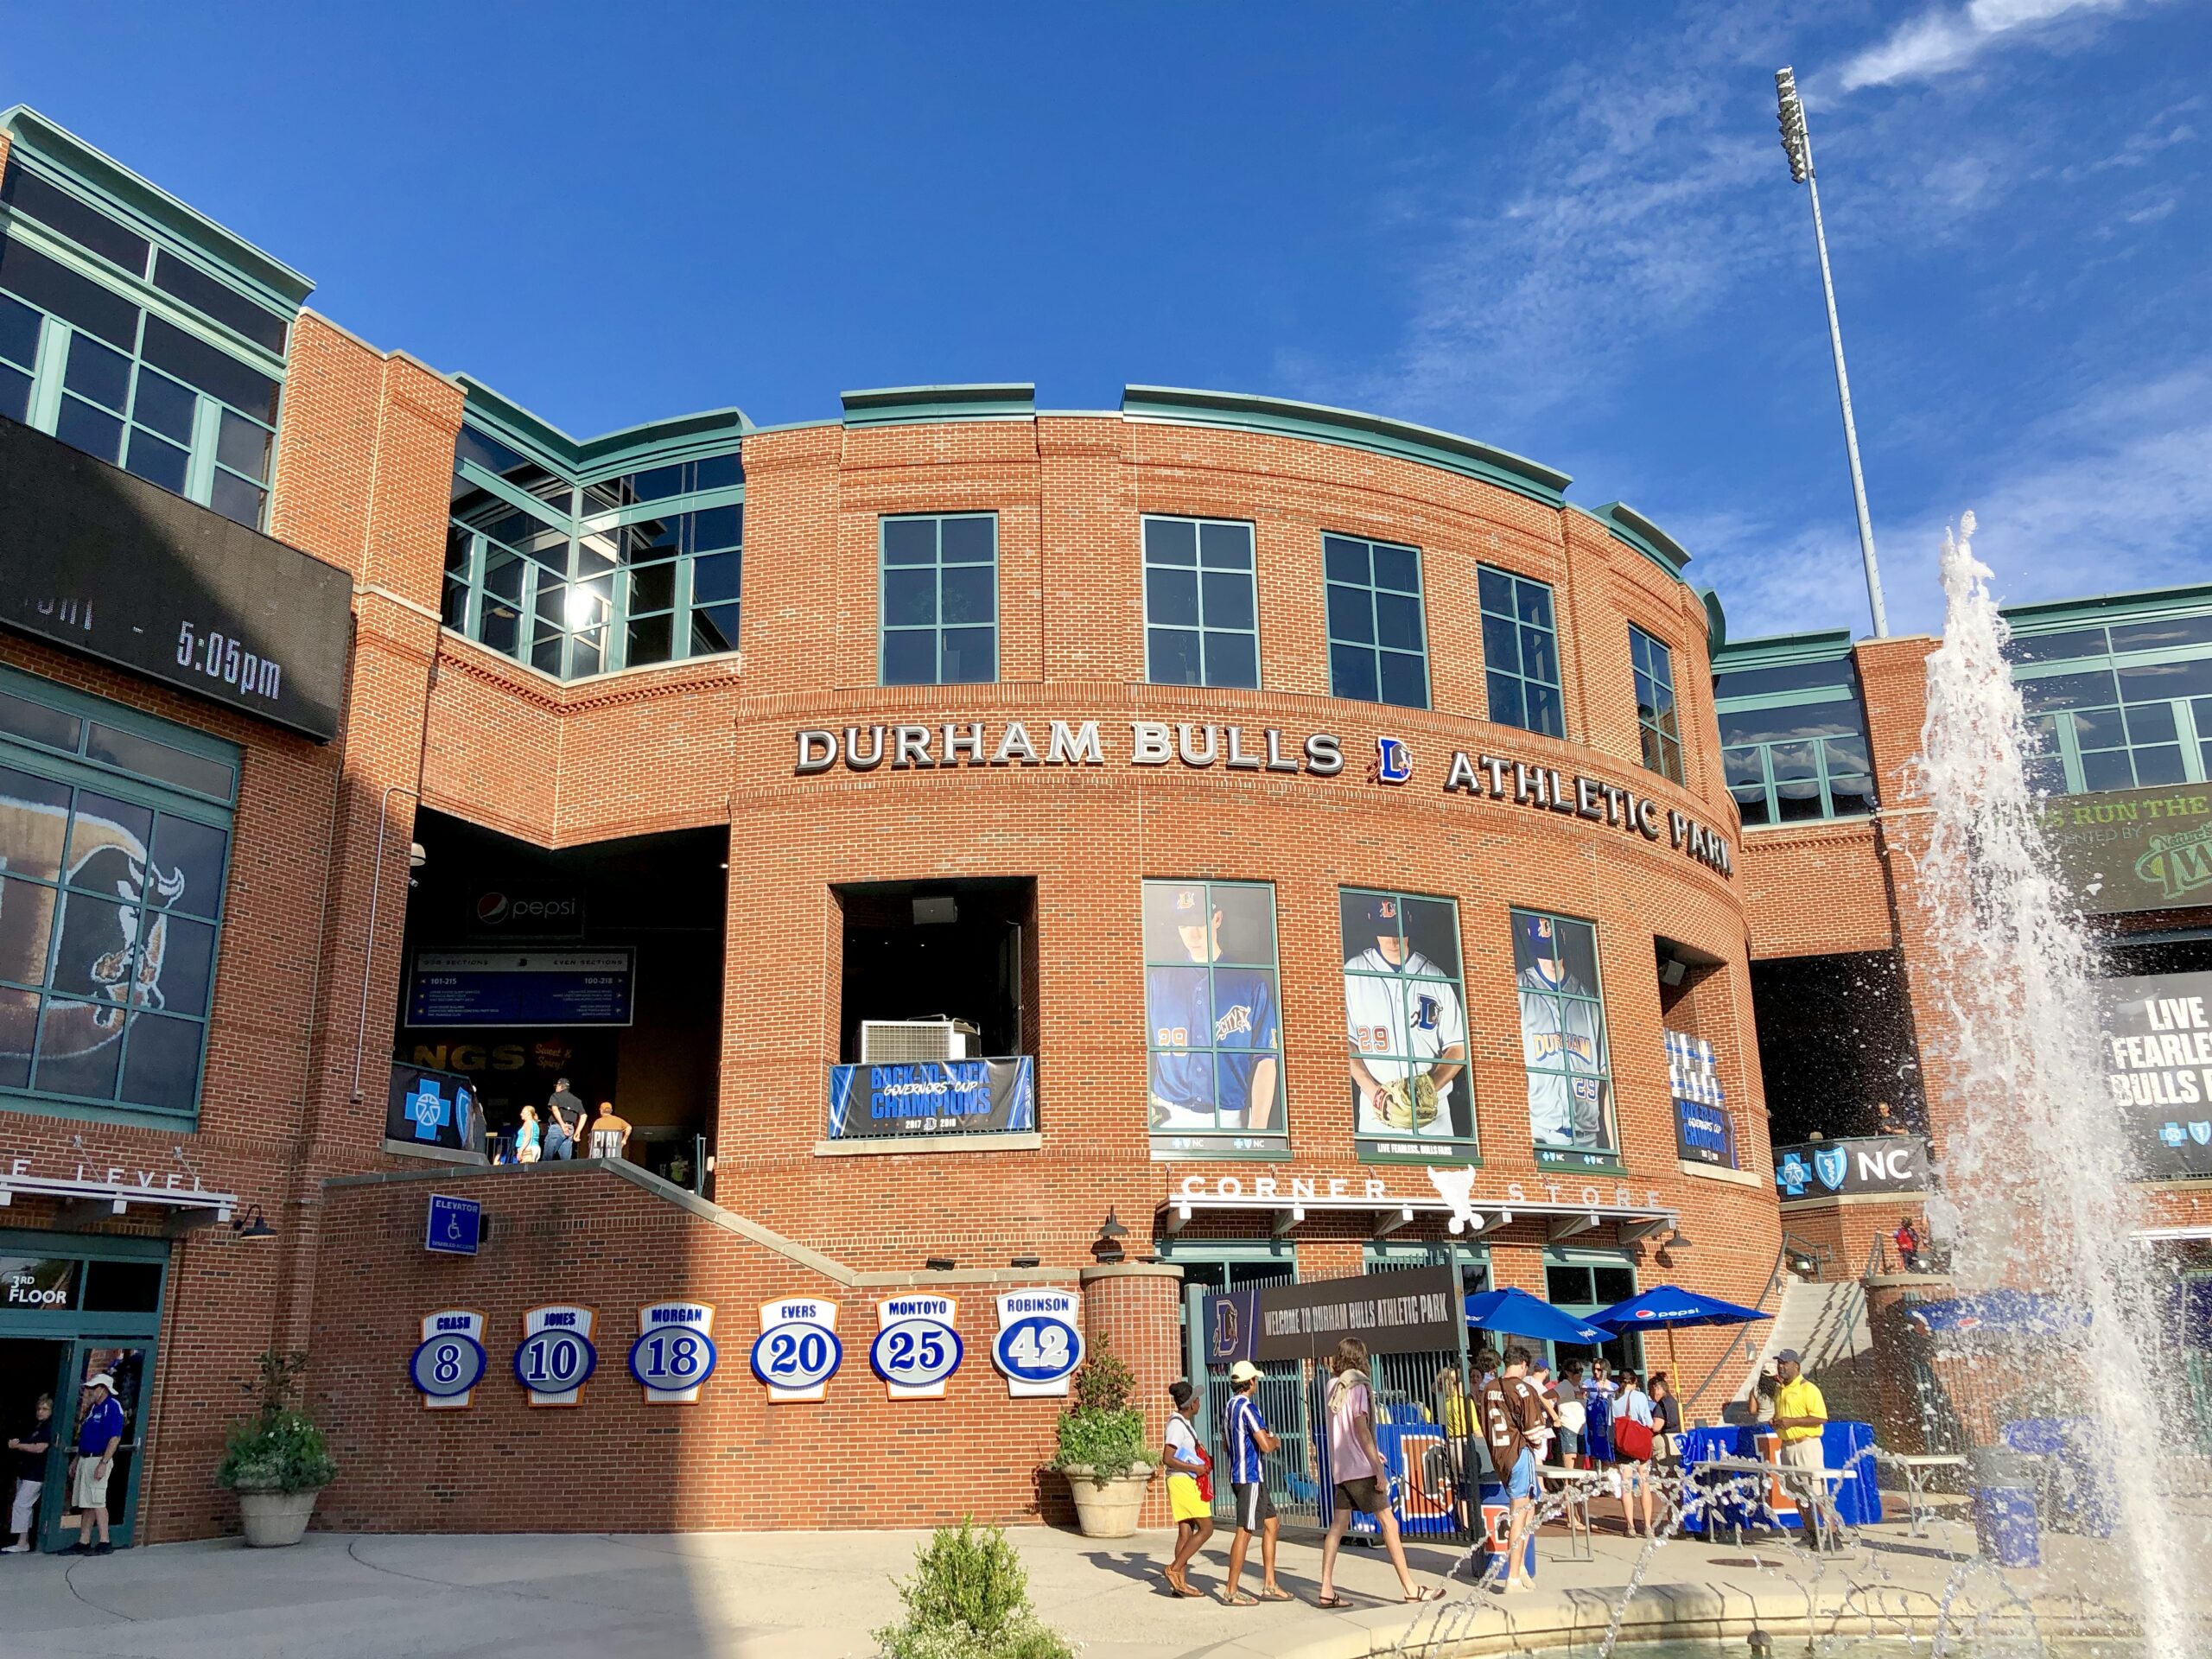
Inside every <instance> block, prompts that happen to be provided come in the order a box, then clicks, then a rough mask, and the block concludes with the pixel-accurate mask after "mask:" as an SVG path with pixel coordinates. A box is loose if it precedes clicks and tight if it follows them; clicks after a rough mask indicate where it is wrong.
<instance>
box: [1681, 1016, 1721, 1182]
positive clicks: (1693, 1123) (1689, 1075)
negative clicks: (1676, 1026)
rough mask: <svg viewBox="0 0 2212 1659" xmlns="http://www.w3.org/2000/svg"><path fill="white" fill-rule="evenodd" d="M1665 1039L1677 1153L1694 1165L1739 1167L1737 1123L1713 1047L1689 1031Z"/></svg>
mask: <svg viewBox="0 0 2212 1659" xmlns="http://www.w3.org/2000/svg"><path fill="white" fill-rule="evenodd" d="M1665 1036H1666V1039H1667V1078H1668V1091H1669V1093H1670V1094H1672V1095H1673V1096H1674V1098H1675V1153H1676V1154H1677V1155H1678V1156H1680V1157H1681V1158H1682V1159H1683V1160H1686V1161H1688V1162H1691V1163H1702V1164H1718V1165H1719V1166H1721V1167H1723V1168H1725V1169H1733V1168H1735V1167H1736V1129H1735V1124H1734V1122H1733V1121H1732V1120H1731V1118H1730V1117H1729V1116H1728V1107H1727V1102H1726V1098H1725V1097H1724V1096H1723V1094H1722V1092H1721V1088H1720V1074H1719V1070H1718V1068H1717V1067H1716V1065H1715V1063H1714V1055H1713V1045H1712V1044H1711V1043H1708V1042H1707V1041H1705V1040H1704V1039H1702V1038H1698V1037H1693V1036H1690V1035H1689V1034H1688V1033H1686V1032H1680V1031H1669V1032H1668V1033H1665Z"/></svg>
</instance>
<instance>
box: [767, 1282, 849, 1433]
mask: <svg viewBox="0 0 2212 1659" xmlns="http://www.w3.org/2000/svg"><path fill="white" fill-rule="evenodd" d="M844 1360H845V1348H844V1344H842V1343H841V1342H839V1341H838V1340H837V1304H836V1303H835V1302H832V1301H827V1300H823V1298H821V1297H819V1296H791V1297H785V1299H784V1300H781V1301H774V1302H763V1303H761V1304H760V1336H758V1337H757V1338H754V1339H753V1376H757V1377H759V1378H760V1381H761V1382H762V1383H765V1384H766V1387H767V1389H768V1403H769V1404H770V1405H772V1406H782V1405H790V1404H791V1403H793V1402H804V1401H814V1400H819V1399H821V1398H822V1397H823V1395H824V1394H826V1393H827V1392H828V1391H829V1379H830V1378H831V1377H833V1376H836V1375H837V1368H838V1366H840V1365H842V1363H844Z"/></svg>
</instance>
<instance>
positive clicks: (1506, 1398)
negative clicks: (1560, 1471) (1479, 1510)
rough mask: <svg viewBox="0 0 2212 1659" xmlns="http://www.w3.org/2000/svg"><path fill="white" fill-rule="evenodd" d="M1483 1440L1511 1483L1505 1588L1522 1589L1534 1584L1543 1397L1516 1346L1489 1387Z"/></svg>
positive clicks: (1501, 1473)
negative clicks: (1531, 1553) (1530, 1562)
mask: <svg viewBox="0 0 2212 1659" xmlns="http://www.w3.org/2000/svg"><path fill="white" fill-rule="evenodd" d="M1482 1400H1483V1439H1484V1443H1485V1444H1486V1445H1487V1446H1489V1448H1490V1460H1491V1467H1492V1468H1494V1469H1496V1470H1497V1471H1498V1473H1499V1476H1500V1478H1502V1479H1503V1480H1504V1482H1505V1490H1506V1496H1507V1497H1508V1499H1509V1500H1510V1503H1511V1506H1512V1507H1511V1509H1510V1511H1509V1516H1508V1520H1507V1524H1506V1535H1505V1577H1504V1581H1503V1585H1502V1586H1501V1587H1502V1588H1503V1589H1506V1590H1521V1589H1526V1588H1528V1587H1529V1586H1531V1585H1532V1584H1533V1582H1534V1581H1533V1580H1530V1579H1529V1578H1528V1577H1527V1576H1525V1574H1524V1573H1523V1571H1522V1569H1523V1567H1525V1565H1526V1559H1525V1558H1526V1551H1525V1548H1524V1544H1525V1541H1526V1540H1527V1538H1528V1536H1529V1529H1530V1528H1531V1526H1532V1524H1533V1522H1534V1520H1535V1501H1536V1491H1537V1488H1536V1448H1537V1447H1538V1446H1541V1444H1543V1431H1544V1429H1545V1427H1546V1423H1545V1419H1544V1402H1543V1395H1541V1393H1539V1392H1538V1391H1537V1389H1536V1386H1535V1383H1531V1382H1529V1351H1528V1350H1527V1349H1525V1348H1520V1347H1515V1348H1510V1349H1508V1350H1507V1351H1506V1354H1505V1369H1504V1370H1503V1371H1502V1372H1500V1373H1499V1374H1498V1375H1497V1376H1494V1377H1492V1378H1491V1379H1490V1381H1489V1382H1487V1383H1484V1385H1483V1396H1482Z"/></svg>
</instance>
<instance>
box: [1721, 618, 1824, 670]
mask: <svg viewBox="0 0 2212 1659" xmlns="http://www.w3.org/2000/svg"><path fill="white" fill-rule="evenodd" d="M1851 650H1852V639H1851V630H1850V629H1849V628H1821V629H1820V630H1818V631H1816V632H1811V633H1770V634H1768V635H1767V636H1766V637H1765V638H1764V639H1743V640H1738V641H1737V642H1736V643H1734V644H1732V645H1721V646H1718V647H1716V648H1715V649H1714V651H1713V672H1714V673H1715V674H1730V673H1737V674H1740V673H1742V672H1743V671H1745V670H1746V669H1752V668H1787V667H1790V666H1792V665H1794V664H1798V663H1825V662H1833V661H1835V660H1837V659H1838V658H1847V657H1849V656H1850V655H1851Z"/></svg>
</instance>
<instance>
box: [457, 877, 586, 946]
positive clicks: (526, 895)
mask: <svg viewBox="0 0 2212 1659" xmlns="http://www.w3.org/2000/svg"><path fill="white" fill-rule="evenodd" d="M468 933H469V937H470V938H480V939H581V938H583V936H584V895H583V893H582V891H581V890H580V889H578V888H575V887H547V886H518V887H486V888H483V889H481V890H480V892H479V893H477V894H476V896H475V898H474V899H472V900H471V901H470V903H469V906H468Z"/></svg>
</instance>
